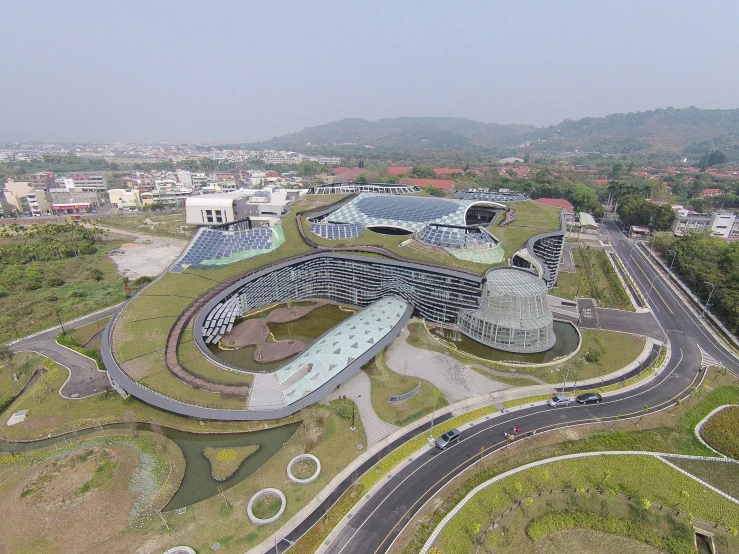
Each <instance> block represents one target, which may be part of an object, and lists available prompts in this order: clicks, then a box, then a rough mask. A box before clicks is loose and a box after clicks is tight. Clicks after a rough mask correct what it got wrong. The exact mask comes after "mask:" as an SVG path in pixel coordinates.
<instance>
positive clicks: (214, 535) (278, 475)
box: [98, 401, 367, 554]
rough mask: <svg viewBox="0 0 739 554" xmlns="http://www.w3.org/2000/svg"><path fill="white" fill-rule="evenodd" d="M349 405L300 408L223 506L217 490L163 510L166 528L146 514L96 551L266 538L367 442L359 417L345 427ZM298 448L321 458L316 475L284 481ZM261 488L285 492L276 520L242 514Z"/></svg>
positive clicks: (204, 547) (202, 548) (237, 548)
mask: <svg viewBox="0 0 739 554" xmlns="http://www.w3.org/2000/svg"><path fill="white" fill-rule="evenodd" d="M351 406H352V403H351V401H335V402H332V403H330V404H328V405H320V406H315V407H313V408H311V409H308V410H305V411H304V412H303V413H302V415H303V421H304V425H303V426H301V427H300V428H299V429H298V430H297V431H296V433H295V434H294V435H293V436H292V437H291V438H290V440H289V441H288V442H287V443H286V444H285V445H284V446H283V448H282V449H280V450H279V451H278V452H277V454H275V455H274V456H273V457H272V458H271V459H270V460H269V461H268V462H267V463H266V464H264V465H263V466H262V467H260V468H259V469H258V470H257V471H256V472H254V474H253V475H252V476H250V477H249V478H248V479H245V480H244V481H242V482H241V483H239V484H237V485H235V486H234V487H232V488H230V489H228V490H226V491H224V494H225V497H226V499H227V500H228V503H229V505H226V502H225V500H224V498H223V497H222V496H220V495H217V496H215V497H212V498H210V499H207V500H203V501H202V502H199V503H197V504H195V505H194V506H190V507H188V509H187V511H186V512H185V514H182V515H180V514H178V513H177V512H176V511H175V512H166V513H164V517H165V519H166V520H167V523H168V525H169V526H170V530H169V531H167V530H166V529H165V525H164V523H163V522H162V520H161V519H160V518H159V517H156V518H151V519H149V520H148V521H147V522H146V523H145V525H143V527H142V528H140V529H136V528H133V527H126V528H124V529H120V532H119V533H118V534H116V535H115V536H111V537H110V538H109V539H108V540H107V541H104V542H102V543H101V544H99V545H98V550H99V551H100V552H108V551H110V552H113V551H115V552H133V551H135V550H136V549H137V548H140V547H141V545H142V544H147V546H148V547H151V548H153V549H155V550H156V551H164V550H166V549H168V548H171V547H172V546H175V545H178V544H188V545H190V546H192V547H193V548H195V549H196V551H197V552H206V551H210V546H211V545H212V544H213V543H215V542H219V543H220V544H221V547H220V549H219V550H218V552H219V554H220V553H221V552H223V553H225V554H232V553H238V554H242V553H243V552H245V551H246V550H248V549H249V548H251V547H253V546H255V545H256V544H258V543H259V542H261V541H262V540H264V539H266V538H268V537H270V536H271V534H272V533H274V532H275V531H276V530H277V529H278V528H279V527H280V526H281V525H283V524H284V523H285V522H286V521H287V520H288V519H290V517H292V516H293V515H295V513H296V512H298V511H299V510H300V509H301V508H302V507H303V506H305V505H306V504H307V503H308V502H310V501H311V500H313V498H314V497H315V496H316V494H317V493H318V492H319V491H320V490H321V489H322V488H323V487H324V486H326V484H327V483H328V482H329V481H330V480H331V479H332V478H333V477H334V476H335V475H336V474H337V473H338V472H339V471H341V470H342V469H343V468H344V467H346V465H347V464H349V463H350V462H351V461H352V460H353V459H354V458H355V457H356V456H358V455H359V454H361V453H362V452H363V451H364V448H366V444H367V443H366V435H365V433H364V429H363V427H362V426H361V421H360V422H359V425H358V429H357V431H351V430H350V429H349V427H350V426H351V413H352V408H351ZM357 445H362V446H363V448H362V449H360V448H357ZM301 453H310V454H313V455H314V456H316V457H318V459H319V460H321V474H320V475H319V476H318V478H317V479H316V480H315V481H313V482H312V483H309V484H306V485H299V484H296V483H292V482H290V481H289V479H288V478H287V473H286V468H287V464H288V462H289V461H290V460H291V459H292V458H293V457H294V456H296V455H298V454H301ZM266 487H273V488H277V489H279V490H281V491H282V492H283V493H284V494H285V497H286V499H287V505H286V510H285V513H284V514H283V515H282V517H280V518H279V519H278V521H277V522H276V523H274V524H271V525H265V526H256V525H254V524H252V523H251V522H250V521H249V519H248V517H247V515H246V505H247V503H248V502H249V499H250V498H251V497H252V495H253V494H254V493H256V492H257V491H258V490H260V489H262V488H266ZM111 531H113V530H111ZM111 535H112V533H111Z"/></svg>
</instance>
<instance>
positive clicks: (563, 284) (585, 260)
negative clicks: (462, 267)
mask: <svg viewBox="0 0 739 554" xmlns="http://www.w3.org/2000/svg"><path fill="white" fill-rule="evenodd" d="M573 256H574V258H575V273H565V272H561V273H559V276H558V278H557V287H556V288H554V289H553V290H552V291H551V294H552V295H553V296H558V297H560V298H567V299H569V300H575V297H576V296H580V297H581V298H582V297H590V298H595V299H596V300H597V301H598V305H599V306H601V307H603V308H616V309H619V310H629V311H632V312H633V311H634V306H633V305H632V304H631V301H630V300H629V297H628V295H627V294H626V291H625V290H624V287H623V285H622V284H621V281H620V280H619V279H618V276H617V274H616V269H615V268H614V267H613V264H612V263H611V261H610V260H609V259H608V254H606V252H605V250H603V249H601V248H590V247H587V246H585V247H579V248H576V249H575V250H574V252H573Z"/></svg>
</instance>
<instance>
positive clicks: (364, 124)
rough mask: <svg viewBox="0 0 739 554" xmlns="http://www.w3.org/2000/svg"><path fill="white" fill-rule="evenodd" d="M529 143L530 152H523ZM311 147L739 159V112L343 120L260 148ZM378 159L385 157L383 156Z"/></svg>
mask: <svg viewBox="0 0 739 554" xmlns="http://www.w3.org/2000/svg"><path fill="white" fill-rule="evenodd" d="M526 141H528V144H527V145H526V146H525V147H520V148H518V149H517V146H519V145H522V144H523V143H525V142H526ZM307 143H311V144H312V145H314V146H317V147H320V148H321V149H322V150H324V151H328V150H332V151H352V150H355V149H363V148H364V146H365V145H368V146H373V147H375V148H376V149H378V150H379V151H391V150H392V151H404V152H408V153H413V152H414V151H429V150H431V151H452V150H455V151H511V150H520V151H532V152H548V153H559V152H563V151H573V150H575V149H579V150H580V151H581V152H603V153H611V154H646V153H649V152H656V151H662V152H672V153H674V154H699V153H702V152H705V151H707V150H710V149H712V148H719V149H722V150H725V151H727V153H728V154H729V155H730V157H731V158H734V159H739V109H733V110H702V109H698V108H693V107H691V108H682V109H674V108H667V109H657V110H652V111H646V112H635V113H626V114H613V115H608V116H605V117H586V118H583V119H578V120H564V121H562V122H561V123H559V124H558V125H552V126H550V127H543V128H537V127H534V126H532V125H515V124H513V125H498V124H496V123H480V122H478V121H473V120H471V119H464V118H454V117H399V118H395V119H380V120H379V121H367V120H364V119H342V120H341V121H335V122H333V123H328V124H326V125H319V126H317V127H308V128H306V129H303V130H302V131H300V132H298V133H291V134H289V135H283V136H281V137H276V138H273V139H272V140H268V141H264V142H261V143H258V144H256V145H251V146H254V147H258V148H277V149H290V150H298V151H305V145H306V144H307ZM378 153H379V152H378Z"/></svg>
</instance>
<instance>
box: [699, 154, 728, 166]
mask: <svg viewBox="0 0 739 554" xmlns="http://www.w3.org/2000/svg"><path fill="white" fill-rule="evenodd" d="M723 163H726V154H724V153H723V152H721V150H711V151H710V152H709V153H707V154H704V155H703V157H702V158H701V161H700V163H699V164H698V167H700V170H701V171H705V170H706V169H708V168H709V167H713V166H714V165H721V164H723Z"/></svg>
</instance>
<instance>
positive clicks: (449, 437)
mask: <svg viewBox="0 0 739 554" xmlns="http://www.w3.org/2000/svg"><path fill="white" fill-rule="evenodd" d="M461 436H462V434H461V433H460V432H459V429H452V430H451V431H447V432H446V433H444V434H443V435H441V436H440V437H439V438H438V439H436V448H438V449H439V450H444V449H445V448H446V447H447V446H450V445H452V444H454V443H457V442H459V438H460V437H461Z"/></svg>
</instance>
